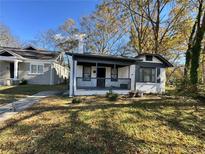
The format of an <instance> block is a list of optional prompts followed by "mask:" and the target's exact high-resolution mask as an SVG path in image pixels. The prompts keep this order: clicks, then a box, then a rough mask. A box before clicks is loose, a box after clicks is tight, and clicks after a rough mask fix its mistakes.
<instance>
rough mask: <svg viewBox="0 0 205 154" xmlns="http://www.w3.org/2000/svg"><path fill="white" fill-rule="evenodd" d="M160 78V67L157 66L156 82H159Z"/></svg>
mask: <svg viewBox="0 0 205 154" xmlns="http://www.w3.org/2000/svg"><path fill="white" fill-rule="evenodd" d="M160 82H161V79H160V68H157V83H160Z"/></svg>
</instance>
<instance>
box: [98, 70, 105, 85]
mask: <svg viewBox="0 0 205 154" xmlns="http://www.w3.org/2000/svg"><path fill="white" fill-rule="evenodd" d="M97 87H98V88H105V68H97Z"/></svg>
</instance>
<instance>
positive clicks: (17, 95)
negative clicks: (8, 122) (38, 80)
mask: <svg viewBox="0 0 205 154" xmlns="http://www.w3.org/2000/svg"><path fill="white" fill-rule="evenodd" d="M65 88H66V86H65V85H54V86H50V85H18V86H0V106H1V105H4V104H6V103H11V102H13V101H16V100H19V99H22V98H25V97H27V96H29V95H33V94H35V93H38V92H40V91H47V90H64V89H65Z"/></svg>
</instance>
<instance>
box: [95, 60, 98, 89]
mask: <svg viewBox="0 0 205 154" xmlns="http://www.w3.org/2000/svg"><path fill="white" fill-rule="evenodd" d="M95 67H96V71H95V75H96V76H95V79H96V82H95V87H97V77H98V76H97V75H98V63H96V66H95Z"/></svg>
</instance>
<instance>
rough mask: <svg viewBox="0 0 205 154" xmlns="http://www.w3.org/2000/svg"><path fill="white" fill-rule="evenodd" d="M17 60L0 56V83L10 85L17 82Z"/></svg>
mask: <svg viewBox="0 0 205 154" xmlns="http://www.w3.org/2000/svg"><path fill="white" fill-rule="evenodd" d="M19 62H22V61H21V60H18V59H16V58H14V57H12V56H11V57H6V56H0V85H12V84H15V83H17V82H18V70H19Z"/></svg>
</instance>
